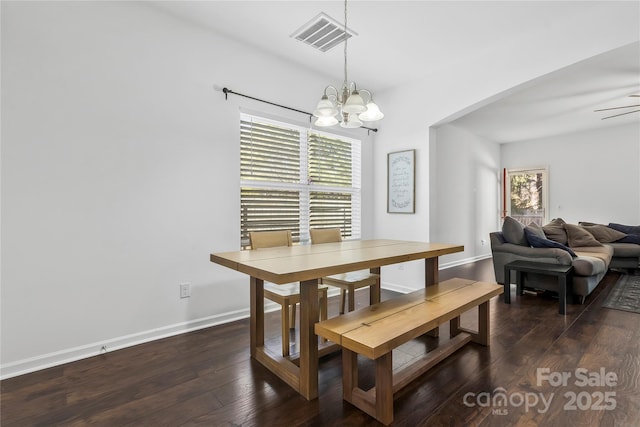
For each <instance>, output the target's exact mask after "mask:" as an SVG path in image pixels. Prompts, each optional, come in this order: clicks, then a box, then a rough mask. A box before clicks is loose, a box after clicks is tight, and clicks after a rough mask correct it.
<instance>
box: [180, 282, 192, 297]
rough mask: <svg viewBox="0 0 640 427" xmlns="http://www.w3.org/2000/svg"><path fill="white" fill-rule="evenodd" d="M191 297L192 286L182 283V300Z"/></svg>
mask: <svg viewBox="0 0 640 427" xmlns="http://www.w3.org/2000/svg"><path fill="white" fill-rule="evenodd" d="M190 296H191V284H190V283H180V298H189V297H190Z"/></svg>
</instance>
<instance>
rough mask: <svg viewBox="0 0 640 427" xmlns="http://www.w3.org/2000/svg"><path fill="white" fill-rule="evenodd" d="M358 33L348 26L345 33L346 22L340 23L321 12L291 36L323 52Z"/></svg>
mask: <svg viewBox="0 0 640 427" xmlns="http://www.w3.org/2000/svg"><path fill="white" fill-rule="evenodd" d="M357 35H358V34H357V33H356V32H354V31H352V30H351V29H349V28H347V32H346V34H345V32H344V24H341V23H339V22H338V21H336V20H335V19H333V18H331V17H330V16H328V15H326V14H325V13H320V14H319V15H318V16H316V17H315V18H313V19H312V20H311V21H309V22H307V23H306V24H304V25H303V26H302V27H300V28H299V29H298V30H297V31H296V32H294V33H293V34H291V37H293V38H295V39H296V40H300V41H301V42H305V43H306V44H308V45H310V46H313V47H315V48H316V49H318V50H320V51H322V52H326V51H328V50H329V49H331V48H332V47H334V46H336V45H338V44H339V43H340V42H341V41H343V40H346V39H348V38H350V37H352V36H357Z"/></svg>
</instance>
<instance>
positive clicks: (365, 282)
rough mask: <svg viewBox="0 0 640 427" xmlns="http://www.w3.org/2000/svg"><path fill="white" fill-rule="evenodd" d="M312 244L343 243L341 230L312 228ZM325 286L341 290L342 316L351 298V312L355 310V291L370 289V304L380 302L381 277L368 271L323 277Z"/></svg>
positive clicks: (322, 281)
mask: <svg viewBox="0 0 640 427" xmlns="http://www.w3.org/2000/svg"><path fill="white" fill-rule="evenodd" d="M309 233H310V234H311V244H318V243H333V242H340V241H342V235H341V234H340V229H339V228H312V229H310V230H309ZM321 283H322V284H323V285H329V286H334V287H337V288H340V314H344V308H345V300H346V297H347V296H348V297H349V311H353V310H354V309H355V305H356V304H355V290H356V289H360V288H364V287H367V286H368V287H369V304H371V305H373V304H377V303H379V302H380V275H379V274H373V273H370V272H369V271H367V270H359V271H351V272H349V273H343V274H336V275H334V276H328V277H323V278H322V279H321Z"/></svg>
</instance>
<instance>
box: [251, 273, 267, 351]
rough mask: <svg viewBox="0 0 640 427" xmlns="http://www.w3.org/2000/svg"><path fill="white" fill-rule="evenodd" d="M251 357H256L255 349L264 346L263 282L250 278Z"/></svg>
mask: <svg viewBox="0 0 640 427" xmlns="http://www.w3.org/2000/svg"><path fill="white" fill-rule="evenodd" d="M250 284H251V286H250V287H251V289H250V293H251V313H250V316H251V321H250V337H251V338H250V347H251V357H254V358H255V357H256V348H258V347H263V346H264V280H261V279H258V278H255V277H253V276H252V277H251V279H250Z"/></svg>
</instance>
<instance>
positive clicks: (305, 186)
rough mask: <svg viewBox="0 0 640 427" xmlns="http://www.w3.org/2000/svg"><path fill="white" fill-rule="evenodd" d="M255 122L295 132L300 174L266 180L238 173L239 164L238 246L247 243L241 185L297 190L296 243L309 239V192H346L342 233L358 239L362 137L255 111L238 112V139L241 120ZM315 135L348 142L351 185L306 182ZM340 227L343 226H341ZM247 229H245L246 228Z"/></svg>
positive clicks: (263, 188)
mask: <svg viewBox="0 0 640 427" xmlns="http://www.w3.org/2000/svg"><path fill="white" fill-rule="evenodd" d="M247 121H248V122H255V123H261V124H264V125H272V126H278V127H284V128H288V129H291V130H295V131H297V132H299V143H300V153H299V158H300V177H299V180H298V182H278V181H270V180H267V179H256V180H252V179H247V178H246V177H245V178H243V176H242V167H241V171H240V193H241V195H240V203H241V223H240V240H241V247H243V248H245V247H248V245H249V242H248V239H247V237H244V238H243V236H244V235H245V229H246V227H245V223H244V221H243V218H242V216H243V215H244V213H243V212H242V210H243V195H242V192H243V190H245V189H258V190H259V189H262V190H278V191H297V192H298V194H299V198H298V200H299V212H300V217H299V221H298V224H299V237H298V238H297V239H296V238H294V241H295V242H299V243H300V244H307V243H308V242H309V241H310V237H309V226H310V220H311V217H312V212H311V196H312V194H313V193H318V192H319V193H335V194H349V196H350V202H351V209H350V216H349V218H350V222H349V223H350V224H351V228H350V234H349V235H347V236H344V234H343V238H344V239H345V240H350V239H360V238H361V234H362V231H361V228H362V167H361V163H362V141H361V140H359V139H356V138H353V137H348V136H344V135H340V134H336V133H331V132H326V131H322V130H318V129H315V128H311V127H303V126H300V125H296V124H292V123H290V122H286V121H281V120H275V119H271V118H267V117H263V116H260V115H256V114H249V113H245V112H241V113H240V132H241V134H240V141H242V123H243V122H247ZM312 133H313V134H316V135H319V136H320V137H321V138H329V139H337V140H340V141H342V142H345V143H348V144H349V145H350V147H351V186H340V185H328V184H314V183H312V182H310V180H311V178H310V172H309V165H310V163H311V160H310V156H311V153H310V150H309V145H310V139H311V138H310V134H312ZM240 150H241V151H240V158H241V159H242V150H243V148H242V142H241V147H240ZM264 229H265V230H266V229H273V230H275V229H281V228H277V227H276V228H264ZM341 229H343V227H341ZM246 231H249V230H246Z"/></svg>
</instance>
